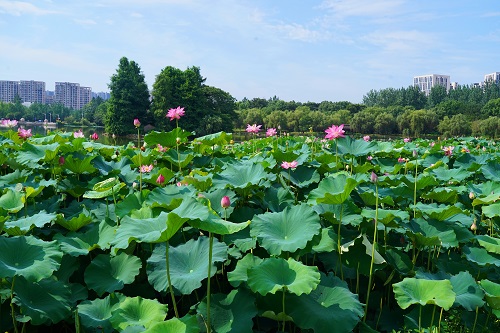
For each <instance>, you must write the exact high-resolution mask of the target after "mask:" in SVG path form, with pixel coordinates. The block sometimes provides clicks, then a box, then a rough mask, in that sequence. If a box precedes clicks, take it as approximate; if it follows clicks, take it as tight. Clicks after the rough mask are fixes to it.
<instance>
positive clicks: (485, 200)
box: [472, 192, 500, 206]
mask: <svg viewBox="0 0 500 333" xmlns="http://www.w3.org/2000/svg"><path fill="white" fill-rule="evenodd" d="M499 199H500V192H493V193H489V194H487V195H486V196H484V197H483V196H480V197H477V198H475V199H474V200H473V201H472V206H477V205H490V204H492V203H494V202H496V201H498V200H499Z"/></svg>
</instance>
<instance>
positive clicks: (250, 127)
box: [246, 124, 262, 134]
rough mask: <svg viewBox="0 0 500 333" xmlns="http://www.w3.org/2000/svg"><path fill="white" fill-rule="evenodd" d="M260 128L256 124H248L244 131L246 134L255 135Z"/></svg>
mask: <svg viewBox="0 0 500 333" xmlns="http://www.w3.org/2000/svg"><path fill="white" fill-rule="evenodd" d="M261 127H262V125H257V124H253V125H250V124H247V129H246V131H247V132H248V133H254V134H257V133H259V131H260V128H261Z"/></svg>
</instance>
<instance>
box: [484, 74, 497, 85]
mask: <svg viewBox="0 0 500 333" xmlns="http://www.w3.org/2000/svg"><path fill="white" fill-rule="evenodd" d="M486 82H494V83H496V84H500V72H495V73H491V74H486V75H485V76H484V83H486Z"/></svg>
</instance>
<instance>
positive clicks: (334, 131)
mask: <svg viewBox="0 0 500 333" xmlns="http://www.w3.org/2000/svg"><path fill="white" fill-rule="evenodd" d="M343 128H344V124H342V125H339V126H335V125H332V126H331V127H328V128H327V129H326V130H325V132H326V135H325V139H329V140H334V139H337V138H343V137H345V135H344V133H345V131H344V129H343Z"/></svg>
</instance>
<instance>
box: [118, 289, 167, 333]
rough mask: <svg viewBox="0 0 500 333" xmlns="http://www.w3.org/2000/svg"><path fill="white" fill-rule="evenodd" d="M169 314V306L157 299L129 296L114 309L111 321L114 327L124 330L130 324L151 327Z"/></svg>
mask: <svg viewBox="0 0 500 333" xmlns="http://www.w3.org/2000/svg"><path fill="white" fill-rule="evenodd" d="M166 315H167V306H166V305H165V304H161V303H159V302H158V301H156V300H151V299H145V298H142V297H127V298H126V299H125V300H123V301H122V302H120V305H119V306H118V308H117V309H116V310H115V311H113V313H112V315H111V318H110V322H111V324H112V325H113V328H115V329H117V330H120V331H123V330H124V329H126V328H127V327H129V326H143V327H145V328H150V327H151V326H153V325H154V324H156V323H158V322H162V321H163V320H164V319H165V316H166Z"/></svg>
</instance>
